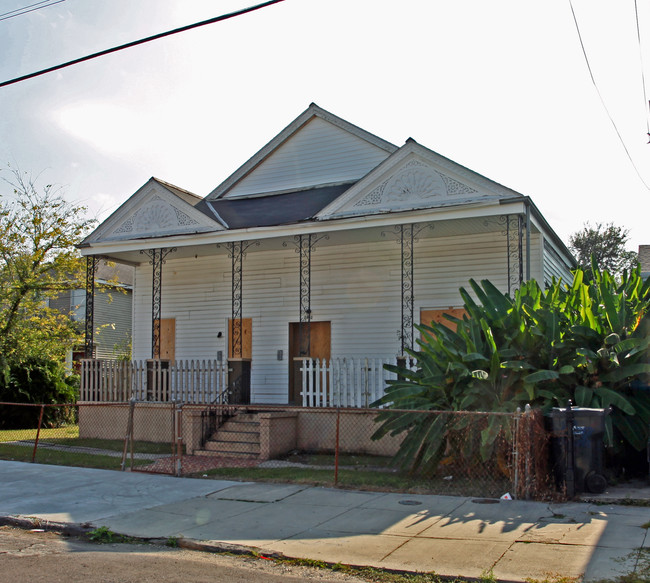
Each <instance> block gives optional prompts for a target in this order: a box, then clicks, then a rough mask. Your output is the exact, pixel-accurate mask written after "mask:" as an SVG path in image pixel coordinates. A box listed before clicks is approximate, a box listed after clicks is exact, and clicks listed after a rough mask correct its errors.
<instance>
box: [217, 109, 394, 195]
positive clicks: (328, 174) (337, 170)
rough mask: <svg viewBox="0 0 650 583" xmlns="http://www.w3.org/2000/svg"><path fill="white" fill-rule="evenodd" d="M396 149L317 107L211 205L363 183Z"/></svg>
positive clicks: (260, 153) (225, 184) (230, 181)
mask: <svg viewBox="0 0 650 583" xmlns="http://www.w3.org/2000/svg"><path fill="white" fill-rule="evenodd" d="M326 142H328V143H326ZM310 146H312V148H314V149H316V148H318V152H317V153H316V152H314V151H313V150H310ZM328 146H329V148H328ZM396 150H397V146H395V145H394V144H391V143H390V142H387V141H386V140H383V139H381V138H379V137H378V136H376V135H374V134H371V133H370V132H367V131H366V130H363V129H361V128H359V127H357V126H355V125H353V124H351V123H349V122H347V121H345V120H344V119H341V118H340V117H337V116H335V115H333V114H331V113H329V112H328V111H325V110H324V109H322V108H320V107H318V106H317V105H316V104H314V103H312V104H311V105H310V106H309V107H308V108H307V109H306V110H305V111H304V112H303V113H301V114H300V115H299V116H298V117H297V118H296V119H295V120H294V121H292V122H291V123H290V124H289V125H288V126H287V127H286V128H284V129H283V130H282V131H281V132H280V133H279V134H278V135H277V136H275V137H274V138H273V139H272V140H271V141H270V142H269V143H268V144H266V145H265V146H264V147H263V148H262V149H261V150H259V151H258V152H257V153H256V154H254V155H253V156H252V157H251V158H250V159H249V160H248V161H247V162H246V163H244V164H243V165H242V166H241V167H240V168H238V169H237V170H236V171H235V172H233V173H232V174H231V175H230V176H229V177H228V178H227V179H226V180H224V181H223V182H222V183H221V184H220V185H219V186H217V187H216V188H215V189H214V190H213V191H212V192H211V193H210V194H208V195H207V196H206V200H215V199H218V198H225V197H234V196H245V195H256V194H262V193H266V194H268V193H271V192H274V193H277V192H289V191H297V190H304V189H307V188H313V187H317V186H326V185H329V184H340V183H341V182H350V181H354V180H358V179H359V178H361V177H362V176H363V175H364V174H366V173H367V172H368V171H369V170H371V169H372V168H374V167H375V166H376V165H377V164H378V163H380V162H381V161H382V160H383V159H385V158H386V157H387V156H388V155H389V154H391V153H393V152H395V151H396Z"/></svg>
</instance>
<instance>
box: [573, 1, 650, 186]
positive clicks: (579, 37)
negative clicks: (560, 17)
mask: <svg viewBox="0 0 650 583" xmlns="http://www.w3.org/2000/svg"><path fill="white" fill-rule="evenodd" d="M569 6H570V7H571V14H573V22H574V23H575V25H576V31H577V32H578V39H579V40H580V46H581V47H582V54H583V55H584V57H585V62H586V63H587V69H588V70H589V76H590V77H591V82H592V83H593V84H594V88H595V89H596V93H597V94H598V98H599V99H600V103H601V104H602V106H603V109H604V110H605V113H606V114H607V117H608V118H609V121H610V122H612V125H613V126H614V131H615V132H616V135H617V136H618V139H619V141H620V142H621V145H622V146H623V149H624V150H625V153H626V154H627V157H628V159H629V160H630V164H632V168H634V171H635V172H636V174H637V176H638V177H639V180H641V182H642V183H643V186H645V187H646V189H648V190H650V186H648V184H647V183H646V181H645V180H644V179H643V176H641V173H640V172H639V169H638V168H637V167H636V164H635V163H634V160H633V159H632V156H631V155H630V151H629V150H628V149H627V146H626V145H625V142H624V141H623V136H621V132H619V131H618V127H617V126H616V122H614V118H613V117H612V115H611V114H610V113H609V109H607V105H605V100H604V99H603V96H602V94H601V93H600V89H598V85H597V84H596V79H595V78H594V73H593V71H592V70H591V64H590V63H589V57H588V56H587V51H586V49H585V43H584V42H583V40H582V34H581V33H580V26H579V25H578V19H577V18H576V12H575V10H574V9H573V2H572V0H569Z"/></svg>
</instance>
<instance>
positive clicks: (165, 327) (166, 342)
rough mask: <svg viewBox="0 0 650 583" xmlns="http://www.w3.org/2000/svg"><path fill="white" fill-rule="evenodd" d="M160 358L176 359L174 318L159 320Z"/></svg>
mask: <svg viewBox="0 0 650 583" xmlns="http://www.w3.org/2000/svg"><path fill="white" fill-rule="evenodd" d="M160 358H162V359H163V360H171V361H174V360H175V359H176V319H175V318H163V319H162V320H160Z"/></svg>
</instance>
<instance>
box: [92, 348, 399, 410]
mask: <svg viewBox="0 0 650 583" xmlns="http://www.w3.org/2000/svg"><path fill="white" fill-rule="evenodd" d="M385 364H392V365H396V364H398V359H397V358H396V357H366V358H330V359H315V358H301V359H295V361H294V367H295V374H294V383H295V385H296V387H295V389H294V390H295V393H297V394H299V395H300V402H299V404H300V405H301V406H302V407H344V408H367V407H369V406H370V405H371V403H373V402H374V401H376V400H377V399H380V398H381V397H382V396H383V395H384V391H385V389H386V385H387V381H388V380H389V379H395V378H396V375H395V374H394V373H392V372H389V371H387V370H386V369H385V368H384V365H385ZM288 397H289V395H288ZM79 399H80V401H81V402H84V403H126V402H128V401H130V400H132V399H133V400H135V401H147V402H161V403H165V402H175V403H178V404H183V405H228V404H230V405H248V404H250V403H251V374H250V362H246V361H232V360H231V361H228V362H224V361H221V360H174V361H170V360H160V359H149V360H134V361H127V362H125V361H116V360H99V359H87V360H82V362H81V387H80V396H79Z"/></svg>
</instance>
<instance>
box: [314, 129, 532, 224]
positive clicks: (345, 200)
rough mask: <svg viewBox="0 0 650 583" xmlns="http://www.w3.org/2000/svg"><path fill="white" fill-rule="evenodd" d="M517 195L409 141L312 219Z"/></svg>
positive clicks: (360, 214)
mask: <svg viewBox="0 0 650 583" xmlns="http://www.w3.org/2000/svg"><path fill="white" fill-rule="evenodd" d="M513 196H521V195H519V194H517V193H516V192H514V191H511V190H509V189H507V188H505V187H503V186H501V185H500V184H497V183H495V182H492V181H491V180H488V179H487V178H484V177H483V176H481V175H479V174H476V173H475V172H472V171H471V170H468V169H467V168H464V167H463V166H460V165H459V164H456V163H455V162H452V161H451V160H449V159H447V158H444V157H443V156H440V155H439V154H436V153H435V152H433V151H431V150H429V149H427V148H425V147H423V146H421V145H420V144H418V143H417V142H415V141H414V140H411V139H409V140H408V141H407V142H406V144H405V145H404V146H402V148H400V149H399V150H398V151H397V152H395V153H394V154H393V155H392V156H391V157H390V158H388V159H387V160H386V161H385V162H383V163H382V164H381V165H379V166H378V167H377V168H375V169H374V170H373V171H372V172H371V173H369V174H368V175H367V176H365V177H364V178H363V179H362V180H360V181H359V182H357V183H356V184H355V185H354V186H352V187H351V188H350V189H349V190H348V191H347V192H346V193H345V194H344V195H342V196H341V197H339V198H338V199H337V200H335V201H333V202H332V203H331V204H330V205H328V206H327V207H325V208H324V209H323V210H322V211H321V212H320V213H319V214H318V215H317V219H319V220H326V219H335V218H342V217H352V216H364V215H373V214H381V213H390V212H400V211H408V210H417V209H433V208H436V207H446V206H452V205H460V204H470V203H476V202H489V201H494V200H498V199H500V198H511V197H513Z"/></svg>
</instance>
